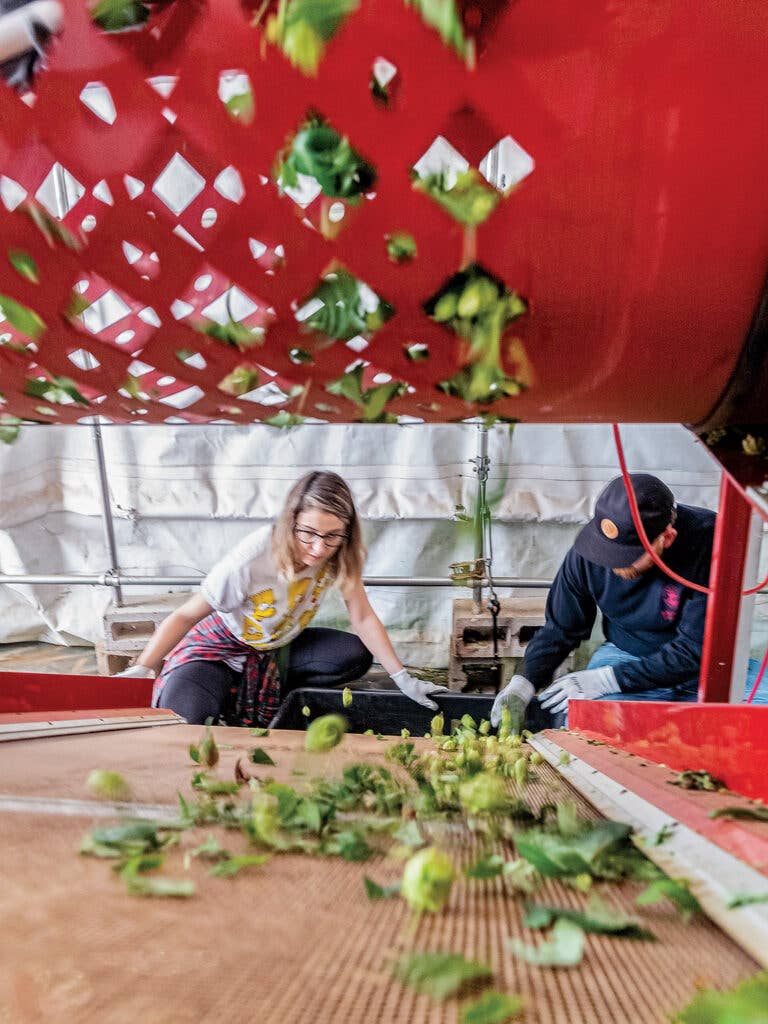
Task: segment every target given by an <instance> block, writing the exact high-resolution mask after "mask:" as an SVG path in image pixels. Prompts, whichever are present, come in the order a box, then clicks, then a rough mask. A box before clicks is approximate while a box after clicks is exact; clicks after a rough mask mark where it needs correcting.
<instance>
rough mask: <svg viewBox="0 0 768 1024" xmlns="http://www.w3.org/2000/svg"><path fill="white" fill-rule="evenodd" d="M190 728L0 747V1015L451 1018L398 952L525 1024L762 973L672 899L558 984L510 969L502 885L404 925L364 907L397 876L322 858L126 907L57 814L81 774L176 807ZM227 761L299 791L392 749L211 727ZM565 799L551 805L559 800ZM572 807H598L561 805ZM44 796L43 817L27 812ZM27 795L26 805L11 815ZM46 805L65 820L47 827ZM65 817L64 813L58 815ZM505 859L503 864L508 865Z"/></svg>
mask: <svg viewBox="0 0 768 1024" xmlns="http://www.w3.org/2000/svg"><path fill="white" fill-rule="evenodd" d="M200 733H201V730H200V728H199V727H193V726H168V727H164V728H162V729H145V730H136V731H133V732H130V733H112V734H96V735H92V736H78V737H53V738H50V739H38V740H29V741H19V742H15V743H9V744H3V745H2V746H0V795H2V794H5V795H9V796H13V797H14V799H15V801H16V803H15V807H16V810H13V811H11V810H5V811H4V810H2V808H1V807H0V830H1V831H0V835H2V840H0V845H1V847H2V850H1V860H2V865H3V876H4V881H5V884H4V886H3V888H2V897H0V915H1V916H0V919H1V920H2V922H3V924H2V944H1V945H2V953H3V956H2V959H3V970H2V972H0V1021H2V1022H3V1024H6V1022H8V1024H27V1022H36V1021H38V1020H39V1021H43V1020H45V1021H53V1020H55V1021H67V1022H73V1024H80V1022H82V1024H91V1022H93V1024H129V1022H130V1024H136V1022H139V1021H141V1022H148V1024H187V1022H189V1024H192V1022H194V1024H214V1022H216V1024H219V1022H223V1021H226V1022H227V1024H239V1022H241V1021H242V1022H245V1021H248V1022H249V1024H250V1022H258V1024H286V1022H290V1024H363V1022H365V1024H376V1022H381V1024H385V1022H386V1024H394V1022H398V1024H400V1022H408V1024H411V1022H413V1024H455V1022H456V1021H457V1019H458V1018H457V1005H458V1004H457V1001H456V1000H455V999H452V1000H448V1001H446V1002H444V1003H436V1002H433V1001H432V1000H430V999H428V998H426V997H424V996H419V995H415V994H414V993H412V992H411V991H410V990H409V989H407V988H405V987H403V986H402V985H400V984H399V983H398V982H396V981H393V980H392V978H391V976H390V973H389V970H388V968H387V964H388V962H389V961H390V960H391V959H392V957H393V956H395V955H397V954H399V953H401V952H404V951H407V950H410V949H418V950H441V951H451V952H461V953H463V954H464V955H465V956H468V957H470V958H477V959H480V960H483V961H486V962H487V963H488V964H489V965H490V966H491V967H492V968H493V971H494V982H495V986H496V987H497V988H499V989H501V990H504V991H508V992H510V993H518V994H521V995H523V996H524V998H525V1000H526V1006H527V1010H526V1013H525V1015H524V1016H523V1017H522V1018H521V1019H522V1020H524V1021H525V1022H526V1024H534V1022H540V1024H597V1022H600V1024H630V1022H631V1024H646V1022H647V1024H657V1022H661V1021H664V1020H666V1019H667V1018H668V1015H669V1014H670V1013H671V1012H673V1011H674V1010H675V1009H679V1008H681V1007H682V1006H684V1005H685V1004H686V1003H687V1002H688V1001H689V1000H690V999H691V997H692V996H693V994H694V992H695V990H696V987H697V986H698V985H701V984H705V985H715V986H718V987H726V986H730V985H733V984H735V983H736V982H738V981H739V980H741V979H743V978H745V977H747V976H748V975H750V974H752V973H754V972H755V971H756V970H757V965H756V964H755V963H754V962H753V961H752V960H751V959H750V958H749V957H748V956H747V955H746V954H744V953H743V952H742V951H741V950H740V949H739V948H738V947H737V946H736V945H735V944H734V943H733V942H732V941H731V940H730V939H729V938H727V937H726V936H725V935H723V934H722V933H721V932H720V931H719V930H718V929H717V928H716V927H715V926H714V925H712V924H711V923H710V922H709V921H708V920H706V919H705V918H698V919H695V920H694V921H693V922H692V923H690V924H688V925H686V924H684V923H683V922H682V921H681V919H680V918H679V916H678V915H677V913H676V912H675V911H674V909H673V908H672V906H671V905H667V904H664V905H660V906H657V907H651V908H647V909H646V910H644V911H643V918H644V920H645V921H646V923H647V925H648V927H650V928H651V929H652V930H653V931H654V933H655V934H656V935H657V937H658V939H659V941H658V942H655V943H653V942H636V941H630V940H626V939H611V938H606V937H603V936H596V935H589V936H587V952H586V955H585V958H584V961H583V963H582V964H581V966H580V967H578V968H576V969H572V970H560V971H556V970H553V969H546V968H536V967H531V966H528V965H527V964H525V963H523V962H521V961H520V960H516V959H514V958H513V957H512V956H511V954H510V953H509V952H508V951H507V949H506V939H507V938H508V937H510V936H518V937H522V938H524V939H525V940H526V941H536V939H537V936H536V934H535V933H533V932H531V931H530V930H528V929H525V928H523V927H522V924H521V920H522V915H523V911H524V905H523V901H522V900H521V899H520V898H519V897H515V896H514V895H512V893H511V891H508V890H507V889H506V888H505V885H506V883H504V882H503V881H502V880H500V879H493V880H491V881H486V882H473V881H468V880H466V879H463V878H462V879H461V880H460V881H459V882H457V884H456V885H455V886H454V890H453V893H452V896H451V902H450V905H449V907H448V909H447V910H446V911H445V912H444V913H442V914H439V915H435V916H424V917H423V918H422V919H421V921H420V922H419V923H418V924H417V925H416V926H415V927H413V922H412V919H411V915H410V913H409V911H408V909H407V907H406V906H405V904H404V903H403V902H402V901H400V900H391V901H386V902H376V903H371V902H369V901H368V900H367V899H366V897H365V894H364V891H363V885H362V878H363V875H369V876H371V877H373V878H375V879H376V880H377V881H379V882H382V883H388V882H393V881H395V880H397V879H398V878H399V874H400V871H401V865H400V864H398V863H396V862H393V861H391V860H387V859H385V858H383V857H377V858H376V859H372V860H369V861H368V862H366V863H365V864H354V863H348V862H346V861H343V860H340V859H337V858H326V859H318V858H307V857H301V856H294V855H286V856H279V857H273V858H272V860H271V861H270V862H269V863H267V864H266V865H265V866H263V867H261V868H256V869H253V870H251V871H249V872H245V873H243V874H242V875H240V876H238V877H236V878H234V879H219V878H212V877H209V876H208V875H207V868H206V865H204V864H201V863H199V862H198V861H196V860H193V861H192V864H191V867H190V871H189V875H187V876H186V877H192V878H193V879H194V880H195V881H196V882H197V883H198V892H197V895H196V896H195V897H193V898H192V899H190V900H151V899H139V898H135V897H130V896H128V895H127V894H126V891H125V889H124V886H123V885H122V884H121V883H120V882H119V881H118V880H117V879H116V877H115V875H114V873H113V872H112V871H111V870H110V863H109V862H108V861H99V860H95V859H92V858H86V857H79V856H78V855H77V853H76V850H77V847H78V845H79V841H80V838H81V836H82V834H83V833H84V832H85V831H87V830H88V829H89V828H90V827H92V826H93V824H94V823H99V824H103V821H104V819H103V818H101V817H100V818H98V819H93V818H91V817H90V816H85V815H84V816H82V817H77V816H73V815H72V813H71V801H72V800H87V799H88V798H89V797H88V793H87V791H86V790H85V788H84V785H83V782H84V779H85V777H86V776H87V774H88V772H89V771H90V770H91V769H92V768H94V767H102V768H110V769H115V770H117V771H121V772H122V773H123V774H124V775H125V777H126V779H127V780H128V781H129V782H130V784H131V785H132V788H133V792H134V796H135V799H136V800H137V801H140V802H141V803H143V804H156V805H161V806H162V805H171V804H173V803H175V800H176V791H177V790H182V791H183V792H188V786H189V777H190V771H189V769H190V767H191V762H190V761H189V758H188V755H187V747H188V745H189V743H190V742H193V741H196V740H197V739H198V738H199V736H200ZM215 733H216V736H217V739H218V740H219V741H220V742H221V743H223V744H232V745H233V746H234V747H236V748H237V749H232V750H223V751H222V753H221V765H220V772H219V774H220V776H221V777H222V778H228V777H231V773H232V769H233V765H234V761H235V759H236V757H237V756H238V755H239V754H240V753H241V752H242V751H243V750H245V749H248V748H250V747H252V746H254V745H255V744H258V745H260V746H263V747H264V748H265V749H267V750H268V751H269V752H270V754H271V755H272V757H273V758H274V760H275V761H276V762H277V767H276V768H274V769H263V772H264V774H265V775H266V774H268V773H269V774H272V775H273V776H275V777H277V778H280V779H281V780H283V781H287V782H290V783H291V784H292V785H295V786H298V785H300V783H301V776H295V775H292V774H291V770H292V768H293V767H294V766H298V767H299V770H307V771H309V772H311V773H319V771H320V769H321V766H322V770H323V771H327V772H329V773H331V774H336V773H337V772H339V771H340V770H341V767H343V765H344V764H346V763H351V762H353V761H355V760H361V759H366V760H372V759H375V760H379V759H381V758H382V756H383V751H384V750H385V749H386V747H387V746H388V745H389V744H385V743H381V742H378V741H376V740H375V738H373V737H364V736H348V737H347V738H346V739H345V741H344V743H343V744H342V746H341V747H340V748H338V750H337V751H335V752H333V753H332V754H330V755H326V756H322V757H319V758H318V757H317V756H314V757H313V756H312V755H309V754H306V753H304V752H303V750H302V749H301V748H302V746H303V737H302V735H301V734H300V733H289V732H282V733H272V734H271V735H270V736H269V737H267V738H265V739H259V740H255V739H254V738H253V737H251V736H250V735H249V734H248V733H247V731H245V730H234V729H217V730H215ZM537 771H538V773H539V776H540V780H539V782H537V783H532V784H531V785H530V787H529V789H528V791H527V795H528V798H529V799H530V800H531V802H532V803H534V804H535V803H536V802H538V801H541V800H543V799H544V798H545V797H548V798H551V790H552V788H553V787H554V788H556V789H560V790H561V791H565V790H566V789H568V790H569V789H570V787H568V786H567V783H564V782H563V781H562V780H561V779H560V778H559V777H558V776H557V774H556V773H555V771H554V770H553V769H551V768H550V767H549V766H542V767H541V768H539V769H537ZM561 795H562V794H561ZM570 795H571V796H572V797H574V798H575V799H576V800H577V801H578V802H579V804H580V805H581V808H582V812H583V813H585V814H591V815H594V814H595V812H594V810H593V809H592V808H590V806H589V805H588V804H586V803H585V802H584V801H583V800H582V798H581V797H578V795H576V794H575V792H570ZM41 798H45V799H46V801H47V808H46V809H47V810H48V812H49V813H45V814H43V813H40V807H39V805H38V804H37V801H39V800H40V799H41ZM25 800H28V801H29V802H28V805H27V809H20V808H24V801H25ZM57 800H62V801H63V800H67V801H70V813H69V814H65V813H61V814H57V813H55V812H56V809H57V807H56V802H57ZM61 809H62V811H63V809H64V805H63V804H62V805H61ZM208 834H213V835H216V837H217V838H218V839H219V841H220V842H221V844H222V845H226V846H227V847H228V848H229V849H231V850H232V851H233V852H236V853H239V852H245V841H244V839H243V837H242V836H240V835H239V834H238V833H237V832H226V831H224V830H221V829H217V828H213V829H211V828H204V829H197V830H195V832H194V834H192V833H189V832H188V833H183V834H182V836H181V849H182V850H183V849H185V848H192V847H193V846H195V845H197V844H198V843H199V842H201V841H202V839H203V838H205V836H206V835H208ZM441 843H442V844H444V845H446V846H447V848H449V849H450V852H451V853H452V855H453V856H454V857H455V859H456V861H457V862H460V863H467V862H470V861H472V860H473V859H475V858H476V856H477V854H478V850H479V848H478V845H477V841H476V840H475V839H474V838H473V837H472V836H470V835H469V833H466V832H463V831H461V830H459V831H456V830H451V831H450V832H449V833H448V834H446V835H444V836H443V837H442V838H441ZM507 853H508V851H507ZM163 871H164V873H165V874H168V875H170V876H174V877H181V876H184V875H185V872H184V870H183V853H182V852H181V851H180V850H178V849H176V850H171V851H170V852H169V854H168V858H167V862H166V867H165V868H164V869H163ZM639 888H640V886H638V885H636V884H627V885H624V886H622V887H618V886H613V885H611V886H608V887H606V888H605V891H604V895H605V896H606V898H607V899H608V901H609V902H610V903H611V904H612V905H613V906H615V907H616V908H618V909H622V910H625V911H626V912H628V913H633V911H634V909H635V908H634V907H633V898H634V895H635V894H636V892H637V891H638V890H639ZM537 898H540V899H541V901H542V902H551V903H559V904H568V905H571V906H574V907H576V906H581V905H582V903H583V897H581V896H580V895H579V894H578V893H576V892H575V891H574V890H573V889H571V888H569V887H566V886H564V885H561V884H559V883H556V882H553V881H547V882H546V883H545V885H544V886H543V888H542V889H541V890H540V892H539V894H538V896H537Z"/></svg>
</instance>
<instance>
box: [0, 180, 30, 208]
mask: <svg viewBox="0 0 768 1024" xmlns="http://www.w3.org/2000/svg"><path fill="white" fill-rule="evenodd" d="M26 198H27V190H26V189H25V188H22V187H21V185H20V184H19V183H18V181H14V179H13V178H8V177H6V176H5V175H4V174H3V175H2V177H0V199H2V201H3V206H5V208H6V210H8V211H9V212H13V210H15V209H16V207H17V206H19V204H20V203H23V202H24V200H25V199H26Z"/></svg>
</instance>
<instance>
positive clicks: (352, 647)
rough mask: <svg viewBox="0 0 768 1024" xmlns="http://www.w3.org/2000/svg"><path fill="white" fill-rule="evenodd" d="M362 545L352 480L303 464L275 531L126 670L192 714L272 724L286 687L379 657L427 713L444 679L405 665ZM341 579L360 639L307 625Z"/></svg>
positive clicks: (198, 718)
mask: <svg viewBox="0 0 768 1024" xmlns="http://www.w3.org/2000/svg"><path fill="white" fill-rule="evenodd" d="M364 558H365V548H364V546H363V540H362V534H361V530H360V520H359V518H358V515H357V511H356V509H355V505H354V502H353V500H352V495H351V494H350V491H349V488H348V487H347V485H346V483H345V482H344V481H343V480H342V479H341V477H340V476H337V475H336V473H328V472H315V473H308V474H307V475H306V476H304V477H302V479H301V480H299V481H298V483H296V484H295V485H294V486H293V488H292V489H291V491H290V493H289V494H288V498H287V500H286V503H285V507H284V508H283V511H282V513H281V514H280V517H279V519H278V520H277V522H276V524H275V526H274V528H273V530H272V534H271V537H269V538H268V539H266V540H264V539H263V538H260V537H259V536H258V535H257V534H249V535H248V536H247V537H245V538H244V539H243V540H242V541H241V542H240V544H238V545H237V547H236V548H234V550H232V551H231V552H230V553H229V554H228V555H226V556H225V557H224V558H223V559H222V560H221V561H220V562H219V563H218V564H217V565H215V566H214V567H213V569H212V570H211V571H210V573H209V574H208V575H207V576H206V577H205V579H204V580H203V582H202V584H201V586H200V592H199V593H197V594H195V595H194V596H192V597H190V598H189V600H188V601H186V602H185V603H184V604H183V605H182V606H181V607H180V608H179V609H178V610H177V611H175V612H173V613H172V614H171V615H169V616H168V618H167V619H165V620H164V621H163V622H162V624H161V625H160V626H159V628H158V629H157V631H156V632H155V634H154V636H153V637H152V639H151V640H150V642H149V643H148V644H147V646H146V648H145V649H144V651H143V652H142V654H141V657H140V658H139V660H138V662H137V664H136V665H134V666H133V667H132V668H130V669H128V670H127V671H126V672H125V673H123V675H132V676H144V677H148V678H154V677H155V673H156V671H157V670H158V669H160V667H161V665H162V663H163V659H164V658H165V657H166V655H168V653H169V652H170V656H168V658H167V661H166V662H165V665H164V666H163V667H162V671H161V672H160V676H159V678H158V680H157V684H156V686H155V694H154V697H153V705H154V706H155V707H162V708H170V709H171V710H173V711H175V712H177V714H179V715H181V716H182V717H183V718H185V719H186V720H187V721H188V722H196V723H197V722H204V721H205V720H206V718H213V719H214V720H220V721H223V722H226V724H228V725H241V726H249V725H256V724H258V725H267V724H269V722H270V720H271V719H272V717H273V716H274V714H275V712H276V711H277V709H278V707H279V705H280V702H281V700H282V698H283V697H284V696H285V694H286V693H287V692H289V691H290V690H292V689H295V688H297V687H299V686H307V685H312V686H333V685H336V684H339V683H346V682H350V681H351V680H353V679H358V678H359V677H360V676H361V675H363V674H364V673H365V672H366V671H367V670H368V668H369V667H370V665H371V661H372V658H371V655H373V656H374V657H375V658H376V659H377V660H378V661H379V662H380V664H381V665H383V667H384V668H385V669H386V671H387V672H389V674H390V676H391V677H392V679H393V681H394V682H395V684H396V685H397V686H398V687H399V689H400V690H402V692H403V693H404V694H406V696H408V697H410V698H411V699H412V700H414V701H416V702H417V703H419V704H423V705H424V706H425V707H428V708H431V709H432V710H436V709H437V705H436V704H435V702H434V701H433V700H430V697H429V695H431V694H435V693H441V692H443V691H445V689H446V687H444V686H435V685H434V684H431V683H425V682H422V681H421V680H420V679H414V678H413V676H411V675H410V674H409V673H408V672H407V671H406V670H405V669H404V668H403V666H402V663H401V662H400V660H399V658H398V657H397V655H396V654H395V651H394V648H393V647H392V644H391V642H390V640H389V637H388V636H387V633H386V631H385V629H384V627H383V625H382V624H381V622H380V620H379V618H378V616H377V615H376V613H375V612H374V610H373V609H372V608H371V605H370V603H369V601H368V596H367V595H366V593H365V588H364V587H363V581H362V571H363V561H364ZM334 586H335V587H338V588H339V590H340V591H341V595H342V597H343V598H344V602H345V604H346V606H347V611H348V612H349V619H350V623H351V625H352V628H353V629H354V631H355V633H357V636H356V637H355V636H352V635H351V634H349V633H343V632H341V631H340V630H336V629H318V628H314V629H312V628H307V627H308V626H309V623H310V622H311V621H312V619H313V618H314V615H315V613H316V612H317V609H318V608H319V607H320V604H321V602H322V600H323V598H324V597H325V594H326V593H327V592H328V590H329V589H330V588H331V587H334Z"/></svg>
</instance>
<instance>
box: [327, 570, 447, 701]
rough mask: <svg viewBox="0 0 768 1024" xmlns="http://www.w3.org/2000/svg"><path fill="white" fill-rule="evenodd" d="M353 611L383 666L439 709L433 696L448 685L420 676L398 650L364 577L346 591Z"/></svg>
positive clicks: (414, 695)
mask: <svg viewBox="0 0 768 1024" xmlns="http://www.w3.org/2000/svg"><path fill="white" fill-rule="evenodd" d="M342 597H343V598H344V602H345V604H346V606H347V611H348V612H349V621H350V623H351V625H352V628H353V629H354V631H355V632H356V633H357V635H358V636H359V637H360V639H361V640H362V641H363V643H364V644H365V646H366V647H367V648H368V650H369V651H370V652H371V654H372V655H373V656H374V658H375V659H376V660H377V661H378V662H379V664H380V665H382V666H383V668H384V669H385V670H386V671H387V672H389V674H390V676H391V677H392V681H393V682H394V684H395V686H397V688H398V689H399V690H400V691H401V692H402V693H404V694H405V695H406V697H410V699H411V700H415V701H416V703H417V704H421V705H423V707H425V708H429V709H430V710H431V711H437V704H436V703H435V702H434V700H432V697H433V696H434V695H435V694H436V693H446V692H447V688H446V687H445V686H436V685H435V684H434V683H428V682H425V681H424V680H423V679H416V678H415V677H414V676H412V675H411V674H410V673H409V672H408V670H407V669H404V668H403V663H402V662H401V661H400V659H399V658H398V656H397V655H396V654H395V649H394V647H393V646H392V642H391V641H390V639H389V637H388V636H387V631H386V629H384V627H383V626H382V624H381V620H380V619H379V617H378V615H377V614H376V612H375V611H374V610H373V608H371V605H370V602H369V600H368V595H367V594H366V592H365V588H364V587H363V581H362V580H358V581H357V582H356V583H354V584H352V586H351V587H350V588H349V590H348V591H347V592H346V593H344V594H342Z"/></svg>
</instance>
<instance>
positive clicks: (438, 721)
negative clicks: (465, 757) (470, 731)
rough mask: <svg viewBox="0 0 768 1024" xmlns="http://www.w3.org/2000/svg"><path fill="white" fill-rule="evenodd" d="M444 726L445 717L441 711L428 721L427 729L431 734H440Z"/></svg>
mask: <svg viewBox="0 0 768 1024" xmlns="http://www.w3.org/2000/svg"><path fill="white" fill-rule="evenodd" d="M444 728H445V718H444V717H443V712H442V711H441V712H440V713H439V714H437V715H435V717H434V718H433V719H432V721H431V722H430V723H429V731H430V732H431V733H432V735H433V736H442V735H443V729H444Z"/></svg>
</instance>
